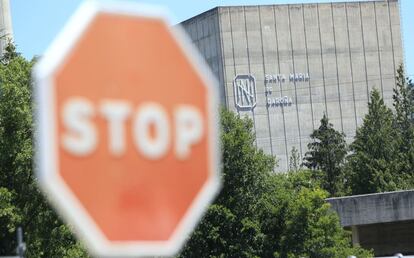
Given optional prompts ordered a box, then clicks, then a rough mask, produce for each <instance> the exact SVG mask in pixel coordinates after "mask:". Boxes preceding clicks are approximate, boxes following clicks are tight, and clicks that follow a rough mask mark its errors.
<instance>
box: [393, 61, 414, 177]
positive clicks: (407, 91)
mask: <svg viewBox="0 0 414 258" xmlns="http://www.w3.org/2000/svg"><path fill="white" fill-rule="evenodd" d="M404 76H405V75H404V69H403V66H402V65H401V66H400V67H399V69H398V71H397V77H396V82H397V83H396V87H395V88H394V95H393V100H394V103H393V106H394V108H395V117H394V120H395V127H396V131H397V136H398V138H397V141H398V151H399V154H400V155H398V157H397V158H398V159H399V164H401V167H400V168H401V169H402V171H401V172H400V173H403V174H405V176H406V177H407V179H408V181H411V182H412V181H413V179H412V178H413V176H414V124H413V122H414V121H413V115H414V89H413V87H412V82H411V80H410V79H408V78H405V77H404Z"/></svg>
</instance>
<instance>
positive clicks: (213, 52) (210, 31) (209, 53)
mask: <svg viewBox="0 0 414 258" xmlns="http://www.w3.org/2000/svg"><path fill="white" fill-rule="evenodd" d="M181 25H182V28H183V29H184V30H185V31H186V32H187V34H188V35H189V36H190V38H191V40H192V41H193V43H194V45H195V46H196V47H197V49H198V50H199V51H200V53H201V55H202V56H203V57H204V59H205V61H206V63H207V64H208V66H209V67H210V68H211V70H212V72H213V73H214V75H215V76H216V79H217V80H218V83H219V85H223V84H224V76H223V60H222V56H223V55H222V53H221V49H222V48H221V37H220V30H221V28H220V25H219V20H218V8H214V9H212V10H209V11H207V12H205V13H203V14H200V15H198V16H196V17H194V18H192V19H189V20H187V21H184V22H183V23H181ZM224 90H225V87H220V97H221V103H222V104H223V105H224V106H226V105H227V104H226V98H225V96H226V95H227V93H226V92H225V91H224Z"/></svg>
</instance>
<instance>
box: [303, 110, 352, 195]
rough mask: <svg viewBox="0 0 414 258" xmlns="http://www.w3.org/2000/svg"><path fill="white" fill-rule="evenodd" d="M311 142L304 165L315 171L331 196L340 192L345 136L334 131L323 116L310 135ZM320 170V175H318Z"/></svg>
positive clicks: (345, 147) (345, 151)
mask: <svg viewBox="0 0 414 258" xmlns="http://www.w3.org/2000/svg"><path fill="white" fill-rule="evenodd" d="M310 137H311V139H312V140H313V141H312V142H311V143H309V144H308V149H309V151H308V152H306V154H305V158H304V165H305V166H306V167H308V168H309V169H312V170H314V171H315V176H321V177H322V178H321V182H322V187H323V189H325V190H326V191H328V192H329V193H330V194H331V195H336V194H338V193H339V191H340V187H341V182H342V178H343V175H342V172H343V171H342V167H343V165H344V161H345V156H346V154H347V144H346V142H345V134H343V133H340V132H338V131H336V130H335V129H334V128H333V125H332V124H331V123H329V120H328V117H326V115H325V114H324V115H323V117H322V119H321V124H320V126H319V128H318V129H317V130H314V131H313V133H312V134H311V136H310ZM318 170H320V171H321V172H322V173H318Z"/></svg>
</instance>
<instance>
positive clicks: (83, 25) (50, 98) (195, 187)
mask: <svg viewBox="0 0 414 258" xmlns="http://www.w3.org/2000/svg"><path fill="white" fill-rule="evenodd" d="M200 60H201V59H200V58H199V57H198V56H197V53H196V52H195V51H193V47H192V45H191V44H190V43H189V41H188V40H187V39H186V37H185V36H184V34H183V33H182V32H181V31H180V29H179V28H171V27H170V25H169V23H168V21H166V18H165V17H164V15H160V12H159V11H154V10H152V9H149V8H148V7H142V6H141V5H136V4H132V3H128V4H126V3H112V4H108V3H99V2H97V1H96V2H95V1H86V2H85V3H84V4H83V5H82V6H81V8H80V9H79V11H78V12H77V13H76V14H75V15H74V17H73V18H72V19H71V21H70V22H69V24H68V25H67V26H66V27H65V29H64V30H63V32H62V33H61V35H60V36H59V37H58V38H57V39H56V41H55V42H54V43H53V44H52V46H51V47H50V49H49V50H48V51H47V53H46V54H45V56H44V57H43V58H42V59H41V60H40V62H39V64H38V65H37V66H36V68H35V71H34V77H35V82H36V85H35V91H36V98H37V99H36V108H37V110H38V111H37V125H38V128H37V135H36V137H37V161H38V163H37V171H38V178H39V182H40V183H41V186H42V187H43V189H44V190H45V192H46V193H47V194H48V197H49V198H50V199H51V200H52V203H53V204H54V205H56V206H57V208H58V211H60V212H61V214H62V215H63V216H64V217H65V218H66V219H67V221H68V222H70V223H71V224H72V225H73V226H74V228H75V229H76V231H77V233H78V234H79V235H80V237H81V239H83V240H85V243H86V245H87V247H88V248H89V250H90V251H91V252H92V253H93V254H95V255H99V256H117V257H119V256H149V255H162V256H168V255H173V254H174V253H176V252H177V251H179V249H180V248H181V246H182V245H183V243H184V241H185V239H186V238H187V237H188V236H189V233H191V231H192V230H193V228H194V226H195V225H196V223H197V222H198V220H199V219H200V217H201V215H202V213H203V212H204V210H205V209H206V207H207V206H208V204H209V202H210V201H211V200H212V199H213V197H214V196H215V194H216V193H217V191H218V188H219V175H218V162H219V161H218V144H217V126H218V121H217V110H216V109H217V106H216V104H217V89H216V87H215V84H214V82H211V81H210V80H211V78H213V76H212V75H211V74H210V72H209V70H208V69H206V68H205V66H204V63H203V62H202V61H200Z"/></svg>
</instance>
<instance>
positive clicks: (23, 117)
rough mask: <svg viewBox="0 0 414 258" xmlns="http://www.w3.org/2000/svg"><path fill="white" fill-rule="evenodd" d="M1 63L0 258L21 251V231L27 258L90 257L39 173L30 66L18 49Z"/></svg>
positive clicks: (7, 54) (10, 50)
mask: <svg viewBox="0 0 414 258" xmlns="http://www.w3.org/2000/svg"><path fill="white" fill-rule="evenodd" d="M6 50H7V51H8V52H7V53H6V54H5V55H4V56H3V59H2V61H4V60H6V62H2V64H0V239H1V241H0V255H12V254H14V253H15V248H16V236H15V234H16V233H15V231H16V229H17V227H19V226H21V227H22V228H23V230H24V233H25V234H24V238H25V241H26V243H27V250H28V251H27V257H29V258H30V257H86V256H87V255H86V254H85V252H84V251H83V249H82V248H81V247H80V246H79V244H77V243H76V241H75V240H74V238H73V236H72V235H71V234H70V232H69V231H68V229H67V227H66V226H63V224H62V222H61V221H60V220H59V218H58V217H57V216H56V214H55V213H54V212H53V211H52V210H51V209H50V207H49V205H48V204H47V203H46V201H45V199H44V198H43V196H42V195H41V193H40V192H39V190H38V187H37V183H36V179H35V177H34V175H33V169H32V168H33V151H34V150H33V141H32V135H33V117H32V86H31V69H32V66H33V62H29V61H27V60H25V59H24V58H23V57H21V56H20V55H19V54H17V53H16V52H15V51H14V47H13V46H12V45H11V44H9V46H8V48H7V49H6Z"/></svg>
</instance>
